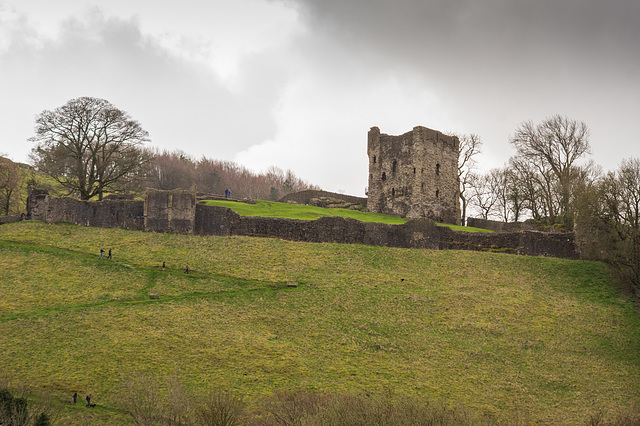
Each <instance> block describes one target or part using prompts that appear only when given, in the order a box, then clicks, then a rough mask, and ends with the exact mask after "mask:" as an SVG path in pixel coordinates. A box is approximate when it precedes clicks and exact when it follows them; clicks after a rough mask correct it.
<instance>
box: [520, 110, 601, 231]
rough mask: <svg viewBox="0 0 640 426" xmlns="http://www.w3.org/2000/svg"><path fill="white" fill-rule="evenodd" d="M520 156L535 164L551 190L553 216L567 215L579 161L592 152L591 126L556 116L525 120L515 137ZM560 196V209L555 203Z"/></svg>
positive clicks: (551, 214) (554, 217)
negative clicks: (537, 120)
mask: <svg viewBox="0 0 640 426" xmlns="http://www.w3.org/2000/svg"><path fill="white" fill-rule="evenodd" d="M511 144H513V145H514V146H515V148H516V150H517V154H516V156H517V157H519V158H521V159H523V160H525V161H527V162H529V163H531V164H533V165H535V166H536V167H537V168H538V172H539V173H540V176H541V177H542V180H543V181H544V189H545V191H547V203H548V206H547V207H548V208H549V212H548V213H549V217H550V219H551V220H552V221H555V219H556V217H557V216H558V215H561V216H563V217H565V218H566V216H567V215H568V214H569V212H570V202H571V193H572V186H573V185H574V183H575V177H576V170H575V169H576V167H577V162H578V160H580V159H581V158H582V157H583V156H584V155H586V154H588V153H589V152H590V145H589V129H588V128H587V125H586V124H585V123H584V122H582V121H576V120H572V119H570V118H567V117H563V116H560V115H554V116H552V117H550V118H547V119H545V120H544V121H542V123H540V124H538V125H535V124H533V122H531V121H525V122H523V123H522V124H520V126H519V127H518V128H517V129H516V131H515V133H514V135H513V136H512V137H511ZM553 196H557V198H558V205H557V207H558V209H557V211H556V210H555V208H554V207H555V206H554V204H553V203H552V202H551V200H552V197H553Z"/></svg>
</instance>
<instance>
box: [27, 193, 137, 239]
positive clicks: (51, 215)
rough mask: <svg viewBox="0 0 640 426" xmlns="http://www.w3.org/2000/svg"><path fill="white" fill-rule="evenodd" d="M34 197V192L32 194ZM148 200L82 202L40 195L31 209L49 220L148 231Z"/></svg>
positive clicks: (34, 215) (35, 198) (35, 217)
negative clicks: (146, 221) (146, 209)
mask: <svg viewBox="0 0 640 426" xmlns="http://www.w3.org/2000/svg"><path fill="white" fill-rule="evenodd" d="M30 198H31V195H30ZM143 207H144V203H143V202H142V201H133V200H105V201H79V200H76V199H73V198H68V197H62V198H54V197H50V196H49V195H48V194H43V193H39V194H36V195H35V196H34V197H33V198H32V199H31V200H30V203H29V206H28V207H27V211H28V212H29V213H30V217H31V218H32V219H37V220H42V221H44V222H47V223H55V222H69V223H75V224H77V225H83V226H97V227H101V228H124V229H131V230H136V231H142V230H144V216H143V214H144V209H143Z"/></svg>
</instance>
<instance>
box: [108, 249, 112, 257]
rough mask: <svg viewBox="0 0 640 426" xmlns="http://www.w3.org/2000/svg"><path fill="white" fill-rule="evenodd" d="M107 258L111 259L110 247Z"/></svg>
mask: <svg viewBox="0 0 640 426" xmlns="http://www.w3.org/2000/svg"><path fill="white" fill-rule="evenodd" d="M107 259H111V249H109V255H108V256H107Z"/></svg>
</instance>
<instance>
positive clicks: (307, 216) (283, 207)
mask: <svg viewBox="0 0 640 426" xmlns="http://www.w3.org/2000/svg"><path fill="white" fill-rule="evenodd" d="M205 203H206V204H208V205H210V206H221V207H228V208H230V209H231V210H233V211H234V212H236V213H238V214H239V215H240V216H261V217H282V218H286V219H300V220H315V219H318V218H319V217H324V216H339V217H343V218H351V219H357V220H359V221H361V222H376V223H388V224H390V225H400V224H403V223H406V222H407V220H408V219H407V218H404V217H399V216H393V215H388V214H381V213H371V212H361V211H358V210H350V209H327V208H323V207H315V206H307V205H303V204H291V203H280V202H277V201H264V200H255V204H248V203H243V202H237V201H221V200H207V201H205ZM438 225H442V226H448V227H450V228H451V229H453V230H454V231H469V232H492V231H489V230H486V229H480V228H473V227H468V226H457V225H450V224H446V223H438Z"/></svg>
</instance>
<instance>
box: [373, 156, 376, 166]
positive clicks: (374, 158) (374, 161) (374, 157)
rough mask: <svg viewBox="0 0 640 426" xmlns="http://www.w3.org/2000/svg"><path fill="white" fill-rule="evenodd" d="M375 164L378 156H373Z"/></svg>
mask: <svg viewBox="0 0 640 426" xmlns="http://www.w3.org/2000/svg"><path fill="white" fill-rule="evenodd" d="M373 164H376V156H375V155H374V156H373Z"/></svg>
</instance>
